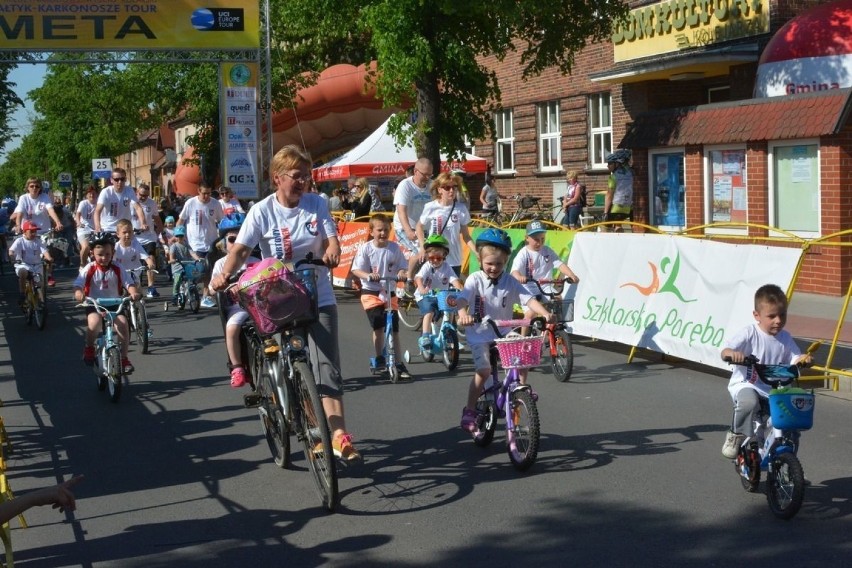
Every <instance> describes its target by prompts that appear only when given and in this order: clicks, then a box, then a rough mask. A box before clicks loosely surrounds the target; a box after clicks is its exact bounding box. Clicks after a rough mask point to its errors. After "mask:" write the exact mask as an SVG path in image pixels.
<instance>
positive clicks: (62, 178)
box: [59, 172, 71, 187]
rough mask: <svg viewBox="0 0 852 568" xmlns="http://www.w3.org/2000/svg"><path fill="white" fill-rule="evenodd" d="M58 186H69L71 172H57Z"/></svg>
mask: <svg viewBox="0 0 852 568" xmlns="http://www.w3.org/2000/svg"><path fill="white" fill-rule="evenodd" d="M59 187H71V174H70V173H68V172H62V173H61V174H59Z"/></svg>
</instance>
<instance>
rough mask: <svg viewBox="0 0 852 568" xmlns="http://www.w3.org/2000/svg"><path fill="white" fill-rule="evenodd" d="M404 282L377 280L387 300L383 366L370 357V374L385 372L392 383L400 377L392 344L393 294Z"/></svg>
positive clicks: (400, 280)
mask: <svg viewBox="0 0 852 568" xmlns="http://www.w3.org/2000/svg"><path fill="white" fill-rule="evenodd" d="M404 281H405V279H404V278H397V277H396V276H382V277H381V278H380V279H379V282H381V283H382V288H383V293H384V295H385V297H386V298H387V299H386V300H385V347H384V349H383V350H382V358H384V365H381V361H377V360H376V357H370V372H371V373H372V374H374V375H378V374H380V373H382V372H387V374H388V378H389V379H390V381H391V382H392V383H396V382H398V381H399V375H400V372H399V368H398V367H397V363H399V360H398V359H397V354H396V345H394V342H393V292H394V290H396V285H397V283H399V282H404Z"/></svg>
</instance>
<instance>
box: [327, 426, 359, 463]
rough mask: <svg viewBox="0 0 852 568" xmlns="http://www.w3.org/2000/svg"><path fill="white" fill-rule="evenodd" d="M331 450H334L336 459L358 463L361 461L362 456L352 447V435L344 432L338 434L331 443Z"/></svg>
mask: <svg viewBox="0 0 852 568" xmlns="http://www.w3.org/2000/svg"><path fill="white" fill-rule="evenodd" d="M331 448H332V450H334V455H335V457H338V458H340V459H343V460H346V461H350V462H351V461H356V460H360V459H361V454H359V453H358V450H356V449H355V446H353V445H352V435H351V434H347V433H346V432H343V433H342V434H338V435H337V436H335V437H334V439H333V440H332V441H331Z"/></svg>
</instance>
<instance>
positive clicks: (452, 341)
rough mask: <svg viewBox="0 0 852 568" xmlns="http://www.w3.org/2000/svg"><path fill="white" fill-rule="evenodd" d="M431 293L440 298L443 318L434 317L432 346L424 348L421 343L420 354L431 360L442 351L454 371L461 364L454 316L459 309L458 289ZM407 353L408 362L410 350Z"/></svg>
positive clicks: (448, 366) (427, 360)
mask: <svg viewBox="0 0 852 568" xmlns="http://www.w3.org/2000/svg"><path fill="white" fill-rule="evenodd" d="M431 295H432V296H434V297H435V298H436V299H437V300H438V310H439V311H440V313H441V320H440V321H438V318H437V317H433V318H432V332H431V334H430V345H431V347H429V348H424V347H423V346H422V345H420V346H419V350H420V356H421V357H423V360H424V361H426V362H430V361H432V360H433V359H434V358H435V354H436V353H440V354H441V356H442V360H443V363H444V366H445V367H446V368H447V370H448V371H453V370H455V368H456V367H457V366H458V364H459V334H458V330H457V329H456V324H455V321H454V317H453V314H455V313H456V311H457V310H458V308H457V307H456V302H455V298H456V296H457V295H458V291H457V290H436V291H432V293H431ZM405 355H406V357H405V359H406V361H405V362H406V363H408V357H407V356H408V351H406V352H405Z"/></svg>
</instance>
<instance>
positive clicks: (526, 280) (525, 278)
mask: <svg viewBox="0 0 852 568" xmlns="http://www.w3.org/2000/svg"><path fill="white" fill-rule="evenodd" d="M528 281H529V278H527V277H526V276H523V275H522V276H521V277H520V278H519V279H518V282H520V283H521V284H526V283H527V282H528Z"/></svg>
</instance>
